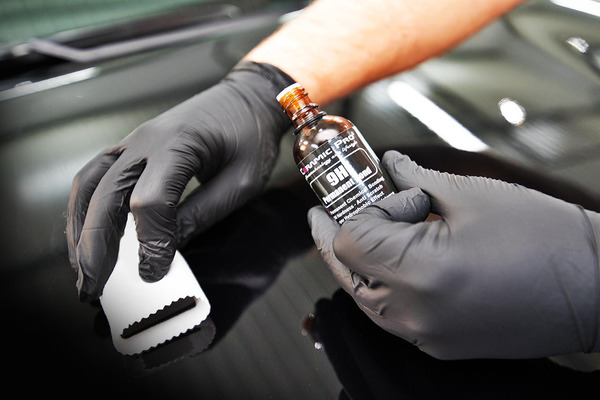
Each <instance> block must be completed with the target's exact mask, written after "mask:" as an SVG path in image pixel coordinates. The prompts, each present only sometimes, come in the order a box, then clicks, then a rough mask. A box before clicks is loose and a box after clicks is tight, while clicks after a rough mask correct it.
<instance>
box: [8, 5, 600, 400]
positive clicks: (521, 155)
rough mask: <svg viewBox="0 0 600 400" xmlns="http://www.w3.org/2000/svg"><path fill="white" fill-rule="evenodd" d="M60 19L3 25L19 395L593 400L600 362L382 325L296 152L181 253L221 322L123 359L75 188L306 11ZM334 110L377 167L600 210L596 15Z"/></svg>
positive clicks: (283, 8)
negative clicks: (500, 186)
mask: <svg viewBox="0 0 600 400" xmlns="http://www.w3.org/2000/svg"><path fill="white" fill-rule="evenodd" d="M50 3H52V2H36V1H29V0H27V1H16V0H9V1H5V2H3V3H2V4H1V5H0V71H1V74H0V193H1V194H2V195H1V197H0V221H1V222H2V231H1V232H2V233H1V236H0V246H1V249H2V254H3V260H2V270H1V273H2V276H1V279H0V285H1V287H0V293H1V294H2V309H3V317H4V318H3V324H2V325H3V332H4V334H3V337H4V341H3V342H4V346H5V348H6V350H5V352H4V353H5V354H7V355H8V357H7V358H5V360H7V363H6V364H7V367H8V370H9V373H8V374H7V375H6V374H5V382H7V384H8V385H7V387H12V386H17V384H18V386H19V387H18V390H19V394H23V395H32V396H33V395H35V396H49V395H58V396H61V397H68V398H101V397H103V396H117V395H123V396H136V397H138V398H143V397H142V396H147V397H148V398H162V397H166V398H170V399H171V398H172V399H176V398H202V399H222V398H225V399H237V398H240V399H296V398H298V399H336V398H342V399H343V398H352V399H371V398H410V399H431V398H447V397H451V398H453V397H459V398H465V399H471V398H473V399H490V398H499V399H500V398H502V399H504V398H511V399H521V398H523V399H532V398H597V396H598V393H600V376H599V375H598V374H600V372H599V371H598V369H599V368H600V359H599V357H597V356H595V355H571V356H566V357H556V358H552V359H535V360H464V361H440V360H436V359H434V358H432V357H430V356H428V355H427V354H425V353H422V352H420V351H419V350H418V349H416V348H415V347H413V346H412V345H410V344H408V343H407V342H405V341H403V340H402V339H400V338H397V337H395V336H392V335H390V334H388V333H386V332H385V331H383V330H381V329H380V328H378V327H377V326H376V325H374V324H373V323H372V322H371V321H370V320H369V319H368V318H367V317H366V316H365V315H364V314H362V312H361V311H360V310H359V309H358V307H356V306H355V304H354V303H353V302H352V299H351V298H350V297H349V296H347V295H346V294H345V293H344V292H343V291H341V290H340V289H339V286H338V285H337V284H336V282H335V280H334V279H333V277H332V276H331V275H330V273H329V270H328V269H327V267H326V265H325V263H324V262H323V261H322V260H321V258H320V256H319V254H318V251H317V250H316V248H315V246H314V243H313V241H312V238H311V235H310V230H309V228H308V225H307V222H306V212H307V211H308V209H309V208H310V207H312V206H314V205H316V203H317V200H316V197H315V196H314V195H313V194H312V193H311V192H310V189H309V188H308V186H307V185H306V183H305V182H303V181H302V179H303V178H302V177H301V176H300V174H298V172H297V170H296V169H295V166H294V165H293V161H292V157H291V146H292V134H291V132H290V134H289V135H286V137H285V138H284V139H283V141H282V143H281V152H280V158H279V161H278V164H277V166H276V169H275V170H274V172H273V175H272V177H271V181H270V183H269V185H268V187H267V189H266V190H265V192H264V193H263V194H261V195H260V196H258V197H257V198H256V199H254V200H252V201H251V202H250V203H249V204H247V205H246V206H245V207H243V208H241V209H239V210H238V211H236V212H234V213H233V214H232V215H231V216H229V217H228V218H226V219H225V220H223V221H221V222H219V223H218V224H217V225H215V226H214V227H213V228H211V229H210V230H209V231H207V232H204V233H202V234H200V235H199V236H198V237H197V238H196V239H195V240H194V241H192V242H191V243H189V244H188V245H186V247H185V248H183V249H181V252H182V254H183V255H184V257H185V258H186V260H187V262H188V263H189V265H190V267H191V268H192V270H193V272H194V274H195V276H196V278H197V279H198V282H199V283H200V285H201V286H202V288H203V290H204V292H205V293H206V295H207V297H208V299H209V301H210V302H211V306H212V309H211V313H210V315H209V318H208V319H207V320H206V321H205V322H204V323H203V324H202V325H201V326H200V327H199V328H197V329H195V330H194V331H192V332H189V333H188V334H186V335H184V336H183V337H181V338H179V339H177V340H173V341H172V342H169V343H167V344H165V345H162V346H159V347H158V348H156V349H153V350H151V351H148V352H146V353H143V354H142V355H138V356H122V355H121V354H119V353H118V352H117V351H116V350H115V348H114V346H113V345H112V342H111V339H110V332H109V327H108V323H107V320H106V317H105V316H104V313H103V311H102V308H101V307H100V305H99V304H97V303H93V304H84V303H80V302H79V301H78V300H77V291H76V288H75V281H76V273H75V272H74V271H73V270H72V269H71V267H70V266H69V262H68V257H67V249H66V240H65V234H64V231H65V222H66V220H65V212H66V205H67V201H68V197H69V193H70V187H71V181H72V179H73V176H74V175H75V173H76V172H77V171H78V170H79V169H80V168H81V167H82V166H83V165H84V164H85V163H86V162H87V161H88V160H89V159H90V158H92V157H93V156H94V155H95V154H96V153H98V152H99V151H101V150H102V149H103V148H105V147H107V146H109V145H111V144H114V143H115V142H117V141H118V140H120V139H121V138H123V137H124V136H126V135H127V134H128V133H129V132H131V131H132V130H133V129H134V128H135V127H137V126H138V125H139V124H141V123H143V122H144V121H146V120H148V119H150V118H152V117H154V116H156V115H158V114H159V113H161V112H163V111H165V110H167V109H169V108H170V107H172V106H174V105H175V104H177V103H179V102H181V101H183V100H185V99H186V98H188V97H190V96H192V95H194V94H195V93H198V92H200V91H202V90H204V89H206V88H208V87H210V86H212V85H214V84H215V83H217V82H218V81H219V80H220V79H221V78H223V77H224V76H225V74H226V73H227V72H228V71H229V70H230V68H231V67H232V66H233V65H235V63H236V62H237V61H238V60H239V59H240V58H241V57H242V56H243V55H244V54H245V53H246V52H247V51H248V50H250V49H251V48H252V47H253V46H255V45H256V44H257V43H259V42H260V41H261V40H262V39H263V38H264V37H266V36H267V35H268V34H270V33H271V32H273V30H274V29H276V28H277V26H279V25H280V24H281V23H283V22H284V21H285V20H286V19H288V18H293V17H294V15H295V12H297V11H298V10H301V9H302V8H303V7H304V6H306V3H305V2H299V1H267V0H256V1H241V0H240V1H232V2H227V3H224V2H220V1H219V2H206V1H192V0H178V1H165V0H162V1H158V0H157V1H147V2H144V1H129V2H114V1H109V0H102V1H100V0H99V1H96V2H87V1H83V0H65V1H61V2H56V4H50ZM327 110H328V111H329V112H330V113H332V114H338V115H343V116H345V117H347V118H349V119H350V120H352V121H353V122H354V123H355V124H356V125H357V126H358V127H359V128H360V130H361V132H362V133H363V135H364V136H365V137H366V139H367V140H368V141H369V142H370V144H371V146H372V147H373V148H375V150H376V151H377V152H378V153H379V154H382V153H383V152H384V151H386V150H388V149H397V150H400V151H402V152H405V153H406V154H408V155H410V156H411V157H412V158H413V159H414V160H415V161H417V162H418V163H420V164H422V165H423V166H425V167H430V168H435V169H438V170H443V171H449V172H454V173H459V174H467V175H481V176H489V177H493V178H499V179H503V180H507V181H510V182H515V183H520V184H523V185H525V186H528V187H531V188H534V189H537V190H540V191H543V192H545V193H548V194H550V195H552V196H555V197H559V198H563V199H565V200H567V201H570V202H574V203H578V204H581V205H582V206H584V207H585V208H588V209H590V210H594V211H600V2H598V1H593V0H578V1H575V0H573V1H563V0H551V1H550V0H539V1H530V2H528V3H526V4H524V5H523V6H521V7H518V8H517V9H516V10H514V11H513V12H511V13H510V14H508V15H507V16H505V17H504V18H502V19H501V20H499V21H497V22H495V23H494V24H492V25H490V26H489V27H487V28H485V29H484V30H483V31H481V32H480V33H478V34H476V35H475V36H474V37H472V38H471V39H469V40H468V41H466V42H465V43H463V44H461V45H459V46H458V47H457V48H456V49H455V50H453V51H451V52H450V53H448V54H446V55H443V56H441V57H439V58H436V59H433V60H430V61H428V62H426V63H424V64H422V65H421V66H419V67H417V68H415V69H413V70H411V71H407V72H405V73H402V74H399V75H397V76H394V77H390V78H388V79H385V80H382V81H379V82H376V83H374V84H372V85H369V86H367V87H365V88H364V89H362V90H360V91H358V92H356V93H354V94H352V95H351V96H349V97H347V98H344V99H342V100H340V101H338V102H336V103H334V104H331V105H329V106H328V107H327ZM194 184H195V183H194V182H192V183H191V185H190V187H192V186H193V185H194ZM17 379H19V380H18V381H17ZM23 379H24V382H25V384H22V383H18V382H23ZM594 396H595V397H594Z"/></svg>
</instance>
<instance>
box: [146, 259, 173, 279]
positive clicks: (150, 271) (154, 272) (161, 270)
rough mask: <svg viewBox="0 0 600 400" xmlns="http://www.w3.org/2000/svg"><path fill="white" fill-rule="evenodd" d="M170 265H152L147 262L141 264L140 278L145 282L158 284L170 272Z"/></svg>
mask: <svg viewBox="0 0 600 400" xmlns="http://www.w3.org/2000/svg"><path fill="white" fill-rule="evenodd" d="M170 265H171V264H170V263H169V264H167V265H158V266H156V265H151V264H149V263H147V262H141V263H140V265H139V274H140V278H142V280H143V281H144V282H148V283H152V282H158V281H160V280H161V279H162V278H164V276H165V275H166V274H167V272H169V267H170Z"/></svg>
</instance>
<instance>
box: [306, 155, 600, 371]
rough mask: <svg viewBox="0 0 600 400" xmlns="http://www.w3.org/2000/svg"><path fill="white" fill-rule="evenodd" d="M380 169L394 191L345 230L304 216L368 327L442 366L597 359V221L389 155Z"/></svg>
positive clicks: (535, 197)
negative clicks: (587, 355) (448, 362)
mask: <svg viewBox="0 0 600 400" xmlns="http://www.w3.org/2000/svg"><path fill="white" fill-rule="evenodd" d="M382 162H383V165H384V167H385V168H386V169H387V171H388V172H389V173H390V175H391V177H392V179H393V181H394V183H395V184H396V186H397V188H398V189H399V190H401V191H402V192H400V193H399V194H396V195H393V196H390V197H389V198H387V199H385V200H382V201H380V202H378V203H376V204H375V205H372V206H370V207H367V208H365V209H364V210H363V211H362V212H360V213H358V214H357V215H356V216H354V217H353V218H351V219H349V220H348V221H346V222H344V224H343V225H342V226H341V227H339V226H338V225H337V223H336V222H334V221H333V220H332V219H331V218H330V217H328V216H327V214H326V213H325V212H324V211H323V209H322V208H313V209H311V210H310V211H309V223H310V225H311V229H312V234H313V238H314V240H315V242H316V244H317V247H318V248H319V249H320V251H321V254H322V256H323V258H324V259H325V261H326V262H327V264H328V265H329V267H330V269H331V271H332V272H333V274H334V276H335V277H336V278H337V280H338V281H339V283H340V284H341V286H342V287H343V288H344V289H345V290H346V291H347V292H348V293H349V294H350V295H351V296H352V297H353V298H354V300H355V301H356V303H357V304H358V305H359V307H360V308H361V309H362V310H363V311H364V312H365V313H366V314H367V315H368V316H369V317H370V318H371V319H372V320H373V321H374V322H375V323H376V324H378V325H379V326H381V327H382V328H384V329H385V330H387V331H389V332H391V333H393V334H395V335H398V336H400V337H402V338H404V339H406V340H408V341H410V342H412V343H413V344H415V345H417V346H419V347H420V348H421V349H422V350H423V351H425V352H426V353H428V354H430V355H432V356H434V357H437V358H441V359H460V358H482V357H486V358H487V357H489V358H531V357H544V356H550V355H557V354H566V353H575V352H593V351H599V350H600V340H599V338H598V335H599V330H600V270H599V265H598V258H599V252H598V249H599V247H600V215H599V214H598V213H594V212H591V211H587V210H584V209H582V208H581V207H579V206H576V205H573V204H569V203H566V202H564V201H561V200H558V199H555V198H552V197H549V196H546V195H544V194H542V193H540V192H536V191H533V190H530V189H527V188H525V187H522V186H518V185H514V184H508V183H505V182H502V181H498V180H492V179H486V178H475V177H465V176H456V175H450V174H446V173H440V172H437V171H433V170H428V169H424V168H421V167H420V166H418V165H417V164H415V163H414V162H412V161H411V160H410V159H409V158H408V157H406V156H403V155H401V154H399V153H396V152H388V153H386V154H385V156H384V157H383V160H382ZM430 211H431V212H433V213H435V214H438V215H439V216H441V217H442V218H441V219H438V220H434V221H430V220H428V221H424V219H425V218H426V217H427V216H428V214H429V213H430Z"/></svg>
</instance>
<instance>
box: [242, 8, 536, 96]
mask: <svg viewBox="0 0 600 400" xmlns="http://www.w3.org/2000/svg"><path fill="white" fill-rule="evenodd" d="M523 1H524V0H419V1H414V0H377V1H367V0H354V1H348V0H318V1H315V2H314V3H313V4H311V5H310V6H309V7H307V8H306V9H305V10H304V11H303V12H302V13H301V14H300V15H299V16H298V17H297V18H296V19H294V20H292V21H290V22H289V23H287V24H286V25H284V26H283V27H282V28H281V29H279V30H278V31H277V32H275V33H274V34H273V35H272V36H270V37H269V38H267V39H266V40H265V41H264V42H262V43H261V44H260V45H258V46H257V47H256V48H255V49H254V50H252V51H251V52H250V53H249V54H248V55H247V56H246V57H245V58H246V59H247V60H251V61H258V62H266V63H270V64H273V65H275V66H277V67H279V68H280V69H282V70H283V71H285V72H287V73H288V74H289V75H290V76H292V77H293V78H294V79H295V80H296V81H298V82H300V83H302V84H303V85H304V86H305V87H306V88H307V90H308V91H309V93H310V94H311V98H312V99H314V100H315V101H317V102H319V103H321V104H325V103H327V102H329V101H331V100H334V99H336V98H339V97H341V96H343V95H345V94H348V93H350V92H351V91H353V90H355V89H357V88H359V87H361V86H364V85H366V84H368V83H370V82H373V81H375V80H378V79H381V78H384V77H386V76H390V75H392V74H394V73H397V72H400V71H403V70H406V69H410V68H412V67H414V66H415V65H417V64H419V63H420V62H422V61H424V60H426V59H428V58H431V57H434V56H436V55H439V54H440V53H443V52H444V51H446V50H448V49H449V48H451V47H453V46H454V45H456V44H457V43H459V42H460V41H461V40H463V39H465V38H466V37H468V36H469V35H471V34H473V33H474V32H476V31H478V30H479V29H481V28H482V27H483V26H485V25H486V24H488V23H490V22H491V21H493V20H494V19H496V18H497V17H499V16H500V15H502V14H503V13H505V12H507V11H509V10H510V9H511V8H513V7H514V6H516V5H517V4H520V3H522V2H523Z"/></svg>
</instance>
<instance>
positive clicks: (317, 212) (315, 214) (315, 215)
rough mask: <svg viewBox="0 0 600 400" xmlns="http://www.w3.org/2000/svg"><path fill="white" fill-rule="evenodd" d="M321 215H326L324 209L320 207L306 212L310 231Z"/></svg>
mask: <svg viewBox="0 0 600 400" xmlns="http://www.w3.org/2000/svg"><path fill="white" fill-rule="evenodd" d="M323 214H326V212H325V209H324V208H323V207H322V206H315V207H312V208H311V209H309V210H308V213H307V214H306V219H307V220H308V226H309V227H310V228H311V229H312V227H313V224H315V223H316V220H317V219H319V218H321V216H322V215H323Z"/></svg>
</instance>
